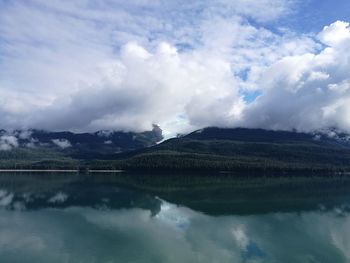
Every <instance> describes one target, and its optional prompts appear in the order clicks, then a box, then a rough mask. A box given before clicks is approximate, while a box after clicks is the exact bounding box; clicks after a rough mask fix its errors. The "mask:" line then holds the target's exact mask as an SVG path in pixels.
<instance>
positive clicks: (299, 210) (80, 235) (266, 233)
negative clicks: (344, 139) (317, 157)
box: [0, 173, 350, 263]
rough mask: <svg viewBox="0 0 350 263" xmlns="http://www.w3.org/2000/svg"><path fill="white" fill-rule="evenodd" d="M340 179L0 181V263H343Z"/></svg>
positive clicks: (42, 177)
mask: <svg viewBox="0 0 350 263" xmlns="http://www.w3.org/2000/svg"><path fill="white" fill-rule="evenodd" d="M349 211H350V179H348V178H347V177H346V176H335V177H322V176H318V177H315V176H314V177H310V176H297V177H285V176H276V177H271V178H270V177H264V176H259V175H256V176H252V177H247V176H238V175H227V174H220V175H211V174H205V175H191V174H188V175H174V174H157V175H153V174H137V173H134V174H127V173H115V174H109V173H101V174H98V173H94V174H88V175H82V174H75V173H22V174H21V173H1V174H0V262H1V263H7V262H9V263H15V262H21V263H23V262H35V263H39V262H45V263H46V262H51V263H53V262H84V263H85V262H90V263H93V262H106V263H107V262H108V263H112V262H118V263H119V262H120V263H122V262H125V263H126V262H142V263H143V262H150V263H157V262H160V263H167V262H169V263H170V262H179V263H186V262H191V263H195V262H205V263H206V262H208V263H209V262H213V263H214V262H218V263H225V262H230V263H234V262H237V263H240V262H242V263H243V262H270V263H274V262H276V263H277V262H281V263H282V262H283V263H287V262H291V263H296V262H303V263H305V262H306V263H307V262H310V263H311V262H332V263H334V262H337V263H341V262H350V214H349Z"/></svg>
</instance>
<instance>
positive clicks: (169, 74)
mask: <svg viewBox="0 0 350 263" xmlns="http://www.w3.org/2000/svg"><path fill="white" fill-rule="evenodd" d="M349 21H350V2H349V1H340V0H333V1H331V0H305V1H301V0H231V1H229V0H211V1H209V0H208V1H205V0H197V1H196V0H195V1H185V0H172V1H169V0H168V1H166V0H131V1H122V0H114V1H113V0H75V1H68V0H50V1H46V0H14V1H9V0H0V123H1V126H2V127H1V128H3V129H29V128H37V129H46V130H70V131H77V132H82V131H96V130H101V129H107V130H124V131H143V130H150V129H151V128H152V124H158V125H159V126H160V127H161V128H162V129H163V131H164V133H165V135H166V136H174V135H176V134H177V133H185V132H189V131H192V130H195V129H200V128H203V127H207V126H219V127H249V128H256V127H259V128H265V129H274V130H297V131H303V132H311V131H316V130H324V129H329V128H337V129H339V130H342V131H347V132H350V89H349V88H350V75H349V72H350V52H349V50H350V28H349V23H348V22H349Z"/></svg>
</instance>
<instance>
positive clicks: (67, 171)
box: [0, 169, 124, 173]
mask: <svg viewBox="0 0 350 263" xmlns="http://www.w3.org/2000/svg"><path fill="white" fill-rule="evenodd" d="M8 172H50V173H72V172H75V173H122V172H124V171H123V170H87V171H80V170H78V169H0V173H8Z"/></svg>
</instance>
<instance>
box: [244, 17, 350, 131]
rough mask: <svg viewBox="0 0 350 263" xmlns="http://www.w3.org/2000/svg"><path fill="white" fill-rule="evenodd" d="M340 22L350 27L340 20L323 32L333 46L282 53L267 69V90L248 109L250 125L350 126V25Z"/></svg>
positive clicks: (264, 81)
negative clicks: (317, 49)
mask: <svg viewBox="0 0 350 263" xmlns="http://www.w3.org/2000/svg"><path fill="white" fill-rule="evenodd" d="M338 26H345V27H346V25H344V23H343V22H336V23H334V24H332V25H331V26H330V27H325V29H324V30H323V31H322V32H321V33H320V34H319V36H322V39H323V41H325V44H326V43H328V44H332V46H331V47H325V48H324V49H323V50H321V51H320V52H319V53H305V54H303V55H297V56H288V57H285V58H282V59H281V60H279V61H277V62H276V63H274V64H272V65H271V66H270V67H269V68H268V69H267V70H266V71H265V72H264V74H263V77H262V79H261V80H260V85H261V87H263V95H262V96H261V97H260V98H259V99H258V100H256V101H255V102H254V103H253V104H251V105H249V106H247V108H246V109H245V113H244V115H245V116H244V121H245V124H246V125H248V126H257V127H265V128H272V129H293V128H295V129H298V130H301V131H312V130H319V129H323V128H327V127H335V128H338V129H342V130H345V131H350V119H349V116H350V115H349V114H350V77H349V74H348V72H350V62H349V61H350V55H349V52H348V48H349V47H350V38H348V34H349V30H348V29H346V30H343V31H339V30H337V29H335V27H338ZM345 27H343V29H344V28H345ZM330 28H332V29H331V30H330Z"/></svg>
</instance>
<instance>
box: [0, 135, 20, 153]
mask: <svg viewBox="0 0 350 263" xmlns="http://www.w3.org/2000/svg"><path fill="white" fill-rule="evenodd" d="M16 147H18V140H17V138H16V137H15V136H12V135H2V136H1V137H0V151H9V150H12V149H13V148H16Z"/></svg>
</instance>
